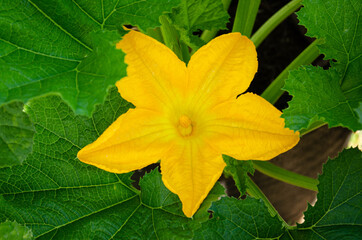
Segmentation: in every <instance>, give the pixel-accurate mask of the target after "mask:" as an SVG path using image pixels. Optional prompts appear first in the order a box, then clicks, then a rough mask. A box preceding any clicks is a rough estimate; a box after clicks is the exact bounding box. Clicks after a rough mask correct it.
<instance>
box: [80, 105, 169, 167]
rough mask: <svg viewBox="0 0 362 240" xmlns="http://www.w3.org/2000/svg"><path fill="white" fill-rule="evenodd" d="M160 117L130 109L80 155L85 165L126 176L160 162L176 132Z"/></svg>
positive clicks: (141, 110) (142, 110)
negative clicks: (127, 173) (128, 173)
mask: <svg viewBox="0 0 362 240" xmlns="http://www.w3.org/2000/svg"><path fill="white" fill-rule="evenodd" d="M162 119H163V118H160V117H159V114H158V113H156V112H154V111H150V110H144V109H130V110H129V111H128V112H127V113H125V114H123V115H121V116H120V117H119V118H118V119H117V120H116V121H115V122H114V123H112V125H111V126H109V127H108V128H107V129H106V130H105V131H104V133H103V134H102V135H101V136H100V137H99V138H98V139H97V140H96V141H95V142H93V143H91V144H89V145H87V146H86V147H84V148H83V149H82V150H80V151H79V152H78V158H79V160H81V161H82V162H84V163H87V164H91V165H94V166H96V167H98V168H101V169H104V170H106V171H109V172H115V173H125V172H130V171H133V170H136V169H140V168H143V167H145V166H148V165H149V164H152V163H155V162H157V161H158V160H160V156H162V154H163V153H164V152H165V151H167V147H169V146H170V145H169V144H167V143H168V141H169V139H170V137H172V134H174V132H175V131H174V129H172V128H170V127H167V126H169V125H167V124H166V123H164V122H163V120H162Z"/></svg>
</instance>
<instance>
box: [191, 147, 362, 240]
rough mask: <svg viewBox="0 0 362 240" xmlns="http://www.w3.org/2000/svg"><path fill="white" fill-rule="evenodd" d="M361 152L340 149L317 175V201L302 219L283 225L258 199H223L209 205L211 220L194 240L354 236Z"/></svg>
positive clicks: (359, 216)
mask: <svg viewBox="0 0 362 240" xmlns="http://www.w3.org/2000/svg"><path fill="white" fill-rule="evenodd" d="M361 161H362V152H361V151H359V150H358V149H348V150H344V151H343V152H342V153H340V155H339V156H338V157H337V158H336V159H334V160H329V161H328V162H327V164H326V165H325V166H324V168H323V174H322V175H321V176H320V177H319V182H320V183H319V185H318V189H319V193H318V196H317V198H318V201H317V203H316V205H315V206H314V207H310V208H309V209H308V211H307V212H306V213H305V222H304V223H303V224H302V225H298V227H297V228H294V227H289V228H286V227H285V224H282V222H281V221H280V220H279V219H278V218H277V217H276V216H275V217H272V216H271V215H270V213H269V212H268V209H267V207H266V206H265V205H264V203H263V202H262V201H261V200H256V199H253V198H246V199H245V200H237V199H234V198H223V199H222V200H221V201H219V202H216V203H214V204H213V205H212V208H211V209H212V210H213V211H214V214H213V219H212V220H210V221H208V222H206V223H204V224H203V226H202V228H200V229H199V230H198V231H197V233H196V238H195V239H225V240H226V239H260V238H266V239H290V240H294V239H298V240H299V239H300V240H302V239H321V240H322V239H358V238H359V236H360V231H361V227H362V211H361V206H360V203H361V201H362V196H361V191H362V184H361V177H360V176H361V172H362V162H361Z"/></svg>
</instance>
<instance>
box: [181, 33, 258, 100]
mask: <svg viewBox="0 0 362 240" xmlns="http://www.w3.org/2000/svg"><path fill="white" fill-rule="evenodd" d="M187 68H188V70H189V73H190V82H189V91H190V94H192V95H195V97H194V98H192V99H193V100H192V102H193V104H198V102H199V101H202V102H203V103H204V104H211V105H214V104H218V103H220V102H223V101H226V100H229V99H235V98H236V96H237V95H238V94H240V93H243V92H244V91H245V90H246V89H247V88H248V87H249V85H250V82H251V80H253V78H254V74H255V73H256V71H257V69H258V61H257V57H256V50H255V46H254V44H253V42H252V41H251V40H249V39H248V38H247V37H245V36H241V34H240V33H230V34H225V35H222V36H220V37H217V38H215V39H213V40H211V41H210V42H209V43H208V44H206V45H205V46H203V47H202V48H200V49H199V50H198V51H197V52H196V53H195V54H194V55H193V56H192V57H191V59H190V62H189V64H188V67H187Z"/></svg>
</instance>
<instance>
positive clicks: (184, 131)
mask: <svg viewBox="0 0 362 240" xmlns="http://www.w3.org/2000/svg"><path fill="white" fill-rule="evenodd" d="M178 130H179V132H180V134H181V136H184V137H186V136H190V135H191V133H192V124H191V120H190V118H189V117H187V116H185V115H182V116H181V117H180V119H179V125H178Z"/></svg>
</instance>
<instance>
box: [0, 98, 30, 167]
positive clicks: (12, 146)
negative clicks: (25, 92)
mask: <svg viewBox="0 0 362 240" xmlns="http://www.w3.org/2000/svg"><path fill="white" fill-rule="evenodd" d="M33 135H34V127H33V124H32V123H31V122H30V120H29V117H28V115H27V114H26V113H24V112H23V103H21V102H11V103H8V104H4V105H2V106H0V168H1V167H6V166H12V165H17V164H21V163H22V162H23V161H24V159H25V158H26V156H28V154H29V153H30V152H31V149H32V146H33Z"/></svg>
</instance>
